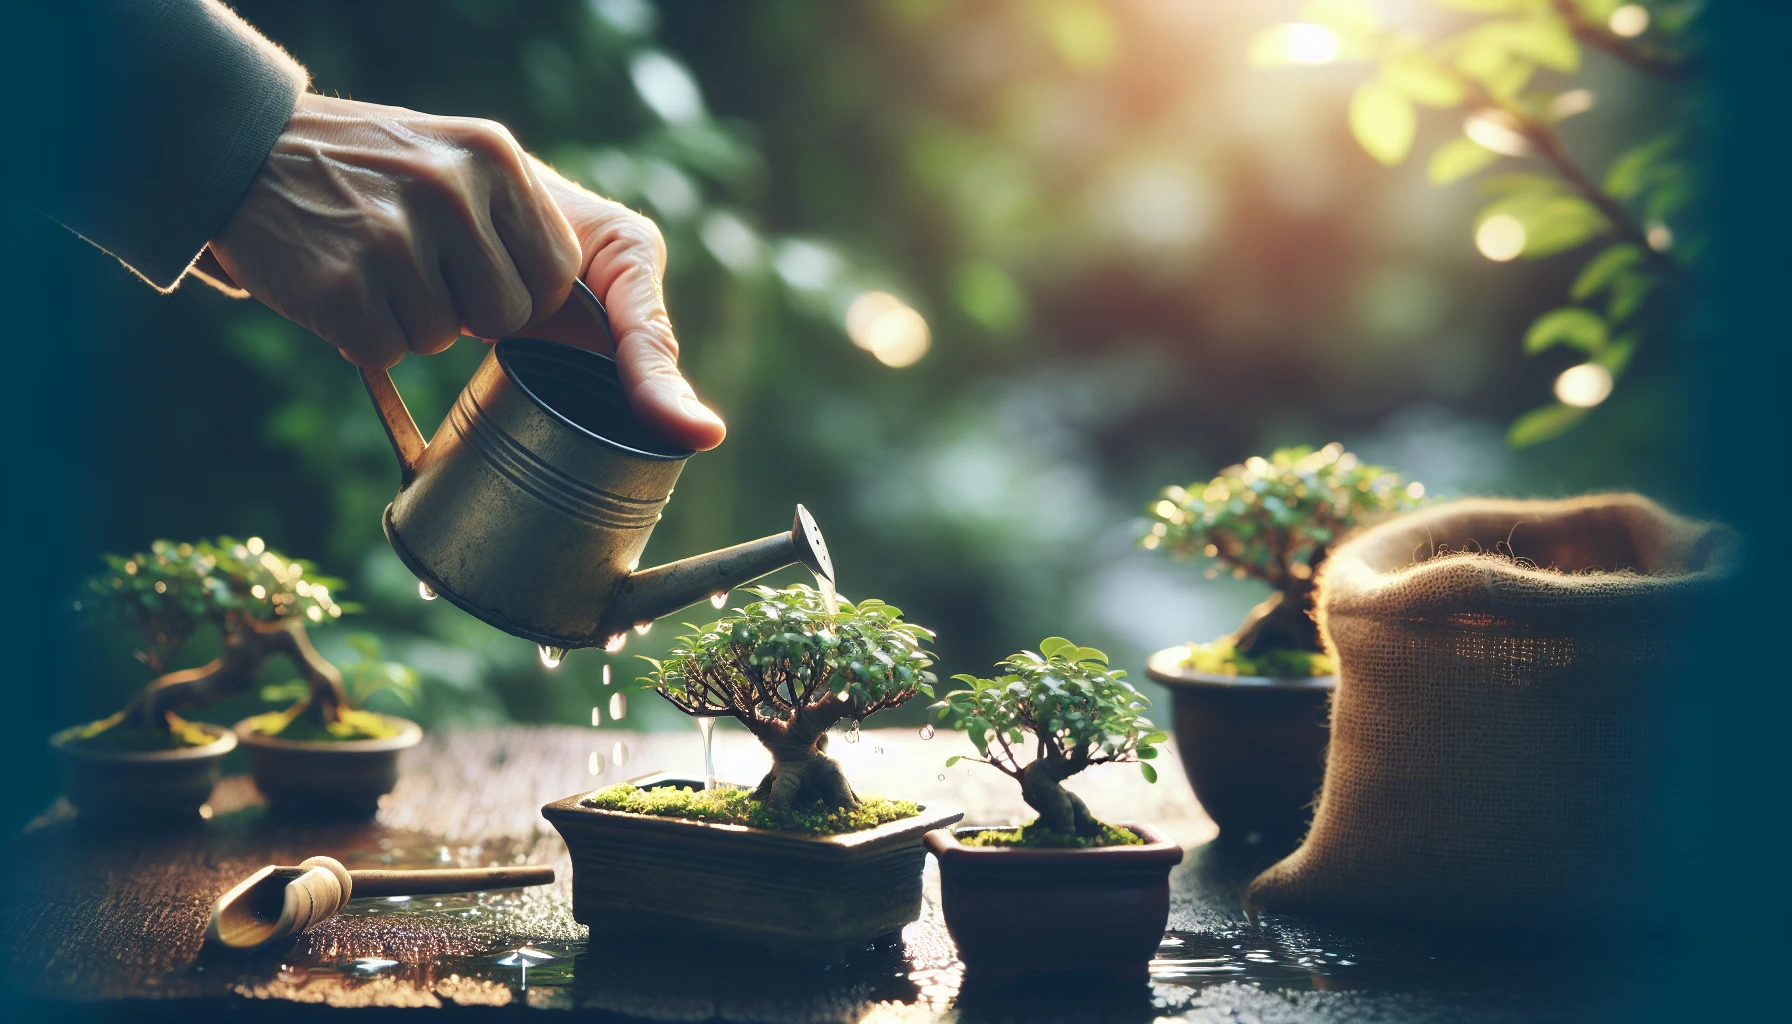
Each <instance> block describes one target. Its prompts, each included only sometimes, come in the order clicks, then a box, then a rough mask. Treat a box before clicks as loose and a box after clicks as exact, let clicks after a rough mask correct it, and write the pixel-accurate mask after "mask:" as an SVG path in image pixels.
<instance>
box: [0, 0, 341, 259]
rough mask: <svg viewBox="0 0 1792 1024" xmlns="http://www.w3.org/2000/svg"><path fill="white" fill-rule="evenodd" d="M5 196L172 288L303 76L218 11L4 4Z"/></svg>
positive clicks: (115, 4)
mask: <svg viewBox="0 0 1792 1024" xmlns="http://www.w3.org/2000/svg"><path fill="white" fill-rule="evenodd" d="M0 65H4V70H3V71H0V74H4V76H5V78H4V91H3V92H0V96H3V97H4V98H3V99H0V104H4V107H5V118H6V123H5V125H4V129H5V133H6V134H5V136H4V137H5V138H6V139H7V140H8V143H9V145H8V147H7V150H8V152H6V153H4V154H0V167H3V170H0V173H3V174H5V176H6V183H7V189H6V191H7V192H8V193H10V194H11V196H12V197H15V198H17V199H19V200H22V201H23V202H25V203H27V204H29V205H30V206H33V207H35V208H36V209H38V210H41V211H42V212H43V213H45V214H47V215H49V216H50V217H53V218H55V219H56V220H57V221H59V222H61V223H62V224H63V225H65V226H67V227H68V228H69V229H70V230H72V231H74V232H76V233H77V234H79V235H81V236H82V237H83V238H85V239H87V240H88V241H90V242H92V243H93V244H94V245H97V246H99V247H100V248H101V249H104V250H105V251H107V252H109V253H111V254H112V255H114V256H116V257H118V259H119V260H120V261H122V262H123V263H124V264H125V266H127V267H129V268H130V269H132V270H134V271H135V272H137V273H138V274H139V275H141V276H142V277H143V278H145V279H146V280H148V281H149V282H150V283H151V284H153V285H155V286H156V287H157V288H161V289H163V290H167V289H170V288H172V287H174V285H175V284H176V283H178V282H179V280H180V278H181V276H182V275H183V274H185V273H186V270H187V267H188V266H189V265H191V264H192V262H193V260H194V259H195V258H196V257H197V256H198V255H199V253H200V251H201V250H203V249H204V248H205V245H206V243H207V242H208V241H209V240H210V239H211V238H212V236H213V235H215V234H217V233H218V231H219V229H221V228H222V227H223V226H224V223H225V221H226V220H228V219H229V217H230V214H231V212H232V211H233V210H234V209H235V208H236V204H237V202H238V201H239V200H241V199H242V197H243V194H244V192H246V191H247V190H248V187H249V182H250V181H251V180H252V179H253V178H254V177H255V173H256V171H257V170H258V169H259V168H260V167H261V164H262V161H263V160H265V159H267V155H268V152H269V151H270V150H271V149H273V146H274V140H275V139H276V138H278V137H279V135H280V131H281V129H282V128H284V127H285V125H286V121H287V119H288V118H290V117H291V116H292V111H293V107H294V106H295V104H296V103H297V102H298V98H299V95H300V93H302V92H303V91H304V89H305V84H306V75H305V69H304V68H302V67H300V66H299V64H298V63H297V62H295V61H294V60H293V59H292V58H291V57H288V56H287V55H286V54H285V53H284V52H282V51H281V50H280V49H279V47H277V46H275V45H274V44H272V43H270V42H268V41H267V40H266V39H264V38H262V37H261V36H260V35H258V34H257V33H256V32H255V30H254V29H252V28H250V27H249V26H248V25H247V24H245V23H244V22H243V21H242V20H241V19H240V18H238V17H237V16H236V15H234V14H232V13H231V12H230V11H228V10H226V9H225V8H224V7H223V6H222V5H221V4H219V3H217V2H216V0H51V2H46V3H4V4H0Z"/></svg>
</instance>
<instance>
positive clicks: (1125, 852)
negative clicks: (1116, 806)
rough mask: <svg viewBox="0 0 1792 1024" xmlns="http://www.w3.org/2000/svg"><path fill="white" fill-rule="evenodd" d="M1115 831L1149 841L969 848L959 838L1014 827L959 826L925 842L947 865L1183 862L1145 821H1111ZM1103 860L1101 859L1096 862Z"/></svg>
mask: <svg viewBox="0 0 1792 1024" xmlns="http://www.w3.org/2000/svg"><path fill="white" fill-rule="evenodd" d="M1109 824H1111V825H1113V826H1114V827H1115V828H1123V829H1125V830H1127V831H1128V832H1131V833H1132V834H1133V835H1135V836H1138V837H1139V838H1140V839H1143V840H1145V842H1144V844H1143V845H1141V846H1091V847H1084V848H1082V849H1066V850H1046V849H1029V848H1027V847H1018V846H965V845H964V844H962V843H960V842H959V841H958V837H959V836H960V835H963V834H967V833H977V832H988V831H990V830H991V829H1001V828H1014V827H1015V826H1013V825H959V826H957V827H954V828H938V829H934V830H933V831H931V832H929V833H927V835H926V836H925V837H924V841H925V842H926V843H927V849H928V851H929V852H931V853H932V854H933V855H934V856H935V857H938V858H940V860H941V862H942V863H944V862H945V861H947V860H956V859H960V858H975V859H976V860H974V861H972V862H973V863H977V862H981V863H994V862H995V861H993V860H992V859H991V858H1005V859H1008V860H1010V861H1012V862H1013V863H1014V865H1015V866H1016V867H1019V866H1021V865H1023V864H1024V865H1027V866H1029V867H1043V866H1049V865H1051V864H1052V863H1053V862H1057V863H1061V864H1063V865H1065V866H1066V867H1068V866H1070V865H1071V864H1072V863H1073V862H1076V867H1077V868H1078V869H1082V868H1092V867H1094V866H1095V865H1097V864H1117V863H1119V862H1121V861H1124V862H1126V863H1127V864H1129V865H1132V866H1135V867H1136V866H1138V865H1139V864H1140V863H1142V862H1154V861H1162V862H1165V863H1167V864H1169V865H1175V864H1179V863H1181V861H1182V852H1183V851H1182V845H1181V844H1180V843H1178V842H1176V840H1174V839H1171V838H1170V837H1169V835H1168V834H1167V833H1165V832H1164V831H1163V830H1162V829H1160V828H1158V827H1157V826H1155V825H1150V824H1147V823H1145V822H1141V821H1115V822H1109ZM1093 858H1100V860H1093Z"/></svg>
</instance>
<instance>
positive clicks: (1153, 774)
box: [1139, 761, 1157, 782]
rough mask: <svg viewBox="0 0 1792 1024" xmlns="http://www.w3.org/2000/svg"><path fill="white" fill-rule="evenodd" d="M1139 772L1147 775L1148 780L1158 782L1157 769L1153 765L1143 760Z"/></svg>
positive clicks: (1146, 779)
mask: <svg viewBox="0 0 1792 1024" xmlns="http://www.w3.org/2000/svg"><path fill="white" fill-rule="evenodd" d="M1139 774H1141V775H1143V776H1145V781H1146V782H1156V781H1157V769H1156V768H1153V767H1151V766H1150V765H1148V764H1146V763H1145V762H1143V761H1140V762H1139Z"/></svg>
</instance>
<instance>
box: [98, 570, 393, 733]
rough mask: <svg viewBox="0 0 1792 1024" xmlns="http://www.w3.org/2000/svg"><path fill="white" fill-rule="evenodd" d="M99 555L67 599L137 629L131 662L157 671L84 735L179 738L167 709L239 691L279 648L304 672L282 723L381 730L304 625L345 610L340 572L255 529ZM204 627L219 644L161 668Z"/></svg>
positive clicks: (332, 617)
mask: <svg viewBox="0 0 1792 1024" xmlns="http://www.w3.org/2000/svg"><path fill="white" fill-rule="evenodd" d="M105 562H106V564H107V566H108V567H109V569H110V571H109V572H106V573H102V574H101V575H98V576H95V577H93V578H92V579H91V580H89V581H88V583H87V591H88V596H87V597H86V598H85V599H84V600H83V601H82V602H80V604H78V606H77V607H82V608H84V609H87V610H91V611H93V612H96V613H99V614H103V615H107V616H109V617H111V618H113V619H115V620H116V621H119V622H122V623H123V624H125V625H126V626H129V627H130V628H132V629H133V630H135V631H136V632H137V634H138V635H139V637H140V638H141V642H140V643H139V645H138V647H137V650H136V657H137V660H138V661H140V662H142V663H143V664H144V665H145V666H147V667H148V668H149V670H150V671H151V672H153V673H156V677H155V678H154V679H152V680H151V681H150V683H149V685H148V686H146V687H144V689H143V691H142V692H141V693H139V694H138V695H137V697H136V698H135V699H134V700H132V702H131V703H130V704H129V705H128V706H127V707H126V708H124V710H122V711H120V712H118V713H117V714H115V715H113V716H111V717H110V718H106V719H102V720H101V721H99V722H95V723H93V724H92V725H91V726H88V727H87V729H86V730H84V735H83V736H82V739H83V740H86V741H95V742H107V741H108V740H102V739H101V737H102V736H106V734H108V733H112V732H113V731H114V730H122V731H120V732H118V733H117V734H116V735H113V736H111V737H109V739H110V740H123V739H125V738H126V733H130V734H134V736H135V739H133V740H132V742H134V743H136V744H143V743H145V742H148V741H150V740H153V739H154V738H155V737H156V736H158V735H160V736H164V737H168V738H169V740H170V742H171V743H173V742H178V741H179V738H180V737H179V735H178V730H180V729H181V728H182V723H181V722H180V720H179V718H178V717H177V716H175V715H174V714H173V712H175V711H176V710H179V709H182V708H187V707H192V706H196V705H203V704H209V703H211V702H213V701H216V700H218V699H220V698H222V697H226V696H231V695H234V694H238V693H243V692H247V691H248V690H249V688H250V687H251V686H252V685H253V683H254V682H255V679H256V677H257V675H259V673H260V671H261V667H262V665H263V664H264V663H265V662H266V661H267V660H268V659H269V658H270V657H273V656H275V655H285V656H286V658H287V660H289V661H290V662H291V663H292V665H293V667H294V668H295V669H296V670H297V671H298V673H299V676H300V678H301V679H302V680H303V692H302V695H301V699H300V704H299V705H298V706H296V707H295V708H294V709H293V711H292V712H291V713H290V715H289V718H288V720H289V721H290V720H293V719H302V720H303V721H304V722H306V723H307V724H308V725H309V726H311V727H312V728H313V729H314V731H315V732H316V733H318V734H320V735H366V734H367V733H366V732H365V727H366V726H368V725H370V724H372V725H374V726H375V728H376V729H377V730H379V731H377V732H375V733H374V734H375V735H384V734H385V733H386V732H389V731H390V730H389V728H387V727H386V726H385V724H384V722H383V720H381V719H379V718H378V716H366V717H367V718H371V719H372V720H373V722H372V723H369V722H367V721H365V720H364V719H362V718H360V717H359V716H357V715H356V714H354V713H353V711H352V709H351V707H350V702H349V699H348V696H347V693H346V692H345V690H344V687H343V677H342V673H341V672H339V671H338V670H337V668H336V666H334V665H332V664H330V663H329V662H328V661H326V660H325V659H324V657H323V656H322V655H320V654H319V653H318V652H317V649H316V648H315V647H313V646H312V645H311V639H310V637H309V636H308V635H307V633H306V624H307V623H310V624H321V623H325V622H330V621H334V620H335V619H338V618H341V617H342V615H343V613H344V612H346V611H351V610H354V609H353V608H352V607H351V606H348V605H344V604H342V603H340V602H338V601H336V600H335V598H334V597H333V596H332V591H334V590H336V589H338V588H340V587H341V581H340V580H336V579H333V578H330V577H325V576H319V575H317V573H316V567H315V566H313V565H311V564H310V563H307V562H300V561H295V560H293V559H290V558H288V557H286V556H285V555H282V554H280V553H279V552H277V551H273V550H271V549H269V548H268V547H267V546H266V545H265V544H264V543H263V542H262V540H261V538H259V537H251V538H249V540H248V541H246V542H238V541H236V540H233V539H232V538H229V537H220V538H217V539H216V540H210V541H203V540H202V541H198V542H196V543H192V544H175V543H173V542H170V541H165V540H158V541H156V542H155V543H154V544H153V545H151V547H150V550H149V551H148V552H143V553H138V554H134V555H107V556H105ZM205 625H211V626H215V627H217V629H218V631H219V634H220V636H221V639H222V642H223V647H224V650H223V653H221V654H220V655H219V656H218V657H216V658H214V659H213V660H212V661H210V662H208V663H207V664H204V665H201V666H199V667H197V668H189V669H180V670H177V671H169V670H168V665H169V663H170V662H171V660H172V659H173V658H174V656H175V655H176V654H177V653H178V652H179V651H180V649H181V648H182V647H183V646H184V645H185V644H186V643H187V641H188V640H189V639H191V637H192V636H193V634H194V633H195V632H196V631H197V630H198V629H199V628H200V627H201V626H205ZM360 670H361V669H360V668H358V671H360ZM368 670H369V671H372V669H368ZM386 671H389V670H386Z"/></svg>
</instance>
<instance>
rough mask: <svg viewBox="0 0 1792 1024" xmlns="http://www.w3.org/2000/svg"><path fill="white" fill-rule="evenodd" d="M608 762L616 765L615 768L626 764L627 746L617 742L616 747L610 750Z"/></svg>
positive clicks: (619, 741)
mask: <svg viewBox="0 0 1792 1024" xmlns="http://www.w3.org/2000/svg"><path fill="white" fill-rule="evenodd" d="M610 760H611V761H614V762H615V763H616V767H618V768H620V767H622V766H623V765H625V764H627V763H628V744H626V743H624V742H622V741H621V740H617V741H616V745H615V746H614V747H611V748H610Z"/></svg>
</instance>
